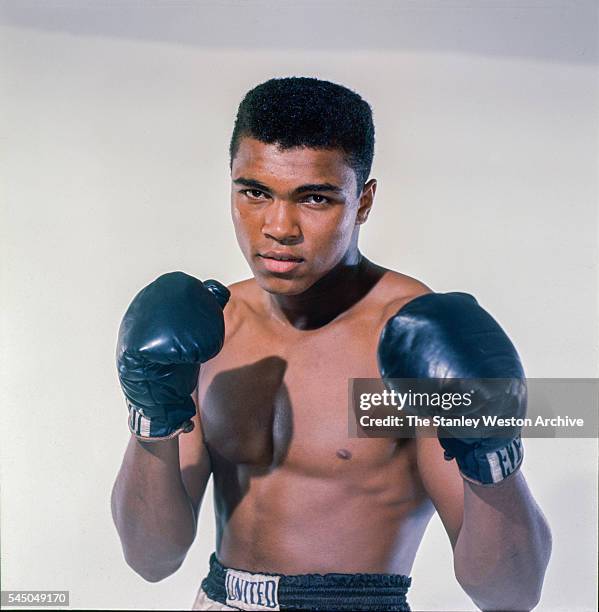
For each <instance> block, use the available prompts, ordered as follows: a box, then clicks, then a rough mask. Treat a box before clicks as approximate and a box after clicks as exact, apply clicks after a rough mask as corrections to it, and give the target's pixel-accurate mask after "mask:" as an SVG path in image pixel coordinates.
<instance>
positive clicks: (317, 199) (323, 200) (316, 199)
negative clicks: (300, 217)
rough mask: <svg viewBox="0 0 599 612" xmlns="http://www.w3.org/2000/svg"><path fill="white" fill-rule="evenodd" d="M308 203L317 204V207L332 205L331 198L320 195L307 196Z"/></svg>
mask: <svg viewBox="0 0 599 612" xmlns="http://www.w3.org/2000/svg"><path fill="white" fill-rule="evenodd" d="M310 200H311V201H310ZM306 201H307V202H308V204H316V205H317V206H323V205H325V204H330V202H331V201H330V200H329V198H327V197H325V196H323V195H320V194H319V193H312V194H310V195H309V196H306Z"/></svg>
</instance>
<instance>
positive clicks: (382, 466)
mask: <svg viewBox="0 0 599 612" xmlns="http://www.w3.org/2000/svg"><path fill="white" fill-rule="evenodd" d="M231 291H232V296H231V300H230V302H229V305H228V306H227V307H226V308H225V327H226V330H227V331H226V338H225V345H224V348H223V350H222V351H221V352H220V353H219V354H218V355H217V356H216V357H215V358H214V359H212V360H211V361H209V362H208V363H206V364H204V365H203V366H202V368H201V373H200V381H199V386H198V398H199V405H200V420H201V423H202V429H203V433H204V438H205V442H206V445H207V448H208V450H209V452H210V457H211V462H212V470H213V476H214V495H215V508H216V513H217V529H218V543H217V553H218V557H219V559H220V560H221V562H222V563H224V564H225V565H228V566H230V567H238V568H244V569H246V570H249V571H264V572H276V573H284V574H300V573H327V572H342V573H356V572H366V573H398V574H409V573H410V571H411V567H412V563H413V561H414V557H415V554H416V550H417V547H418V545H419V543H420V540H421V538H422V534H423V532H424V529H425V527H426V525H427V523H428V521H429V519H430V516H431V514H432V512H433V508H432V504H431V503H430V500H429V499H428V497H427V496H426V493H425V491H424V488H423V486H422V483H421V481H420V478H419V477H418V471H417V468H416V461H415V442H414V440H413V439H403V440H394V439H389V438H376V439H373V438H369V439H365V438H352V437H349V435H348V379H350V378H379V373H378V369H377V363H376V347H377V342H378V338H379V335H380V332H381V330H382V327H383V326H384V324H385V322H386V321H387V319H388V318H389V317H390V316H392V315H393V314H394V313H395V312H396V311H397V310H398V309H399V308H400V307H401V305H402V304H403V303H405V302H407V301H409V299H411V298H413V297H415V295H418V294H420V293H424V292H425V291H426V287H424V285H421V284H420V283H418V282H417V281H414V280H413V279H410V278H408V277H406V276H403V275H400V274H397V273H394V272H386V273H385V274H384V275H383V276H382V278H381V279H380V280H379V282H378V283H377V284H376V285H375V286H374V287H373V288H372V289H371V290H370V292H369V293H368V294H367V295H366V296H364V297H363V298H362V299H361V300H360V301H359V302H357V303H356V304H354V306H352V307H351V308H350V309H349V310H347V311H346V312H344V313H343V314H342V315H340V316H339V317H337V318H336V319H334V320H333V321H331V322H330V323H328V324H327V325H325V326H323V327H321V328H319V329H315V330H310V331H301V330H297V329H295V328H293V327H291V326H288V325H287V326H286V325H284V324H283V323H282V322H281V321H279V320H276V319H274V318H273V317H271V316H268V314H267V313H265V311H264V308H263V306H262V304H263V302H264V300H263V297H261V295H260V292H261V290H260V289H259V288H258V287H257V285H256V283H255V281H254V280H253V279H252V280H250V281H244V282H242V283H238V284H236V285H233V286H232V287H231Z"/></svg>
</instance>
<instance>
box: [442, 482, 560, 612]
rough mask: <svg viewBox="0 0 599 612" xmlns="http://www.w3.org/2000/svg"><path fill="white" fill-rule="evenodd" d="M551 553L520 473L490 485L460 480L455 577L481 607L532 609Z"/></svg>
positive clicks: (543, 524) (541, 520)
mask: <svg viewBox="0 0 599 612" xmlns="http://www.w3.org/2000/svg"><path fill="white" fill-rule="evenodd" d="M550 554H551V533H550V531H549V527H548V525H547V522H546V521H545V518H544V516H543V514H542V513H541V511H540V509H539V507H538V506H537V504H536V502H535V501H534V499H533V497H532V495H531V493H530V491H529V489H528V486H527V484H526V481H525V479H524V476H523V475H522V473H521V472H518V473H516V474H515V475H514V476H513V477H511V478H508V479H507V480H506V481H504V482H503V483H502V484H500V485H498V486H495V487H483V486H479V485H474V484H470V483H469V482H466V481H464V520H463V524H462V528H461V530H460V533H459V536H458V540H457V542H456V546H455V550H454V566H455V572H456V577H457V579H458V581H459V582H460V584H461V585H462V587H463V588H464V590H465V591H466V592H467V593H468V595H469V596H470V597H471V598H472V600H473V601H474V602H475V603H476V604H477V605H478V606H479V607H480V608H481V609H483V610H531V609H532V608H534V606H535V605H536V604H537V603H538V600H539V597H540V593H541V587H542V584H543V577H544V574H545V569H546V567H547V563H548V562H549V556H550Z"/></svg>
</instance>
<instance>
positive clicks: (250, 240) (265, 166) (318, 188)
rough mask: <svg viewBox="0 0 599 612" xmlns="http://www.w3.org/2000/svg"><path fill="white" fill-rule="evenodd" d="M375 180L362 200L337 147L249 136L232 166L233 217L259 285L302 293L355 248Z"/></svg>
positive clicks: (272, 290) (352, 175)
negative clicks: (287, 144)
mask: <svg viewBox="0 0 599 612" xmlns="http://www.w3.org/2000/svg"><path fill="white" fill-rule="evenodd" d="M375 189H376V182H375V181H369V183H367V187H365V189H364V191H363V192H362V195H361V196H360V197H358V196H357V195H356V191H357V184H356V175H355V172H354V170H353V169H352V168H350V167H349V166H348V165H347V163H346V162H345V160H344V159H343V155H342V153H341V152H340V151H339V150H335V149H308V148H305V147H296V148H293V149H287V150H281V149H280V148H279V147H278V146H277V145H275V144H265V143H263V142H260V141H258V140H255V139H253V138H249V137H244V138H243V139H242V140H241V142H240V144H239V148H238V151H237V154H236V156H235V158H234V159H233V164H232V169H231V213H232V217H233V224H234V226H235V234H236V235H237V241H238V242H239V246H240V247H241V250H242V252H243V254H244V256H245V258H246V259H247V261H248V263H249V265H250V268H251V269H252V272H253V274H254V277H255V278H256V280H257V282H258V284H259V285H260V286H261V287H262V288H263V289H264V290H266V291H268V292H269V293H274V294H282V295H297V294H300V293H303V292H304V291H306V290H307V289H309V288H310V287H311V286H312V285H313V284H314V283H315V282H316V281H318V280H319V279H320V278H322V277H323V276H324V275H326V274H327V273H328V272H329V271H331V270H332V269H333V268H334V267H335V266H336V265H337V264H339V263H340V262H341V261H342V259H343V258H344V256H345V255H346V253H348V250H351V247H352V246H353V248H357V247H356V240H352V238H356V239H357V228H358V226H359V225H360V224H361V223H363V222H364V221H365V220H366V218H367V216H368V212H369V210H370V206H371V205H372V198H373V196H374V191H375Z"/></svg>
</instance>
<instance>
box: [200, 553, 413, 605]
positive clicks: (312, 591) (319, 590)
mask: <svg viewBox="0 0 599 612" xmlns="http://www.w3.org/2000/svg"><path fill="white" fill-rule="evenodd" d="M411 582H412V579H411V578H409V577H408V576H402V575H401V574H296V575H292V576H286V575H283V574H257V573H252V572H246V571H243V570H238V569H233V568H230V567H224V566H223V565H221V564H220V562H219V561H218V559H217V558H216V555H215V554H214V553H213V554H212V555H211V556H210V571H209V573H208V576H207V577H206V578H204V580H203V581H202V589H203V590H204V592H205V593H206V594H207V595H208V597H209V598H210V599H213V600H214V601H218V602H220V603H221V604H225V605H227V606H230V607H231V608H233V609H234V610H320V611H325V610H328V611H332V610H335V611H339V612H341V611H346V610H347V611H348V612H349V611H351V612H354V611H356V610H360V611H362V610H363V611H364V612H366V611H368V612H370V611H376V610H397V611H406V610H407V611H409V610H410V607H409V605H408V602H407V600H406V594H407V592H408V588H409V587H410V584H411Z"/></svg>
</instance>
